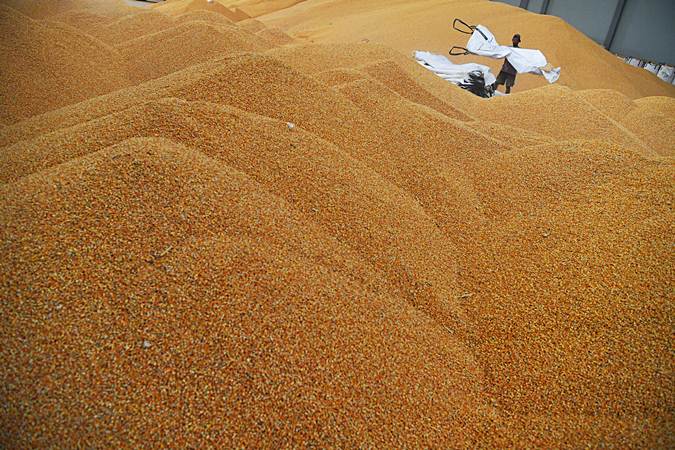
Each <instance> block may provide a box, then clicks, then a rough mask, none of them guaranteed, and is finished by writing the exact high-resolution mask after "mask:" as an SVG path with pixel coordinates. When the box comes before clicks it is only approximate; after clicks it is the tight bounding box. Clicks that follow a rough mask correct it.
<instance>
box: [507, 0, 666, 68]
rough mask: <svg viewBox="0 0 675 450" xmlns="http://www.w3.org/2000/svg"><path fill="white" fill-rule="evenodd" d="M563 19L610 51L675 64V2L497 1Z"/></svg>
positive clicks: (656, 0)
mask: <svg viewBox="0 0 675 450" xmlns="http://www.w3.org/2000/svg"><path fill="white" fill-rule="evenodd" d="M497 1H501V2H503V3H508V4H511V5H514V6H520V7H523V8H527V9H528V10H530V11H532V12H536V13H544V14H551V15H555V16H558V17H562V18H563V19H565V20H566V21H567V22H569V23H570V24H572V25H573V26H574V27H575V28H577V29H578V30H580V31H582V32H583V33H585V34H586V35H587V36H589V37H590V38H591V39H593V40H595V41H596V42H598V43H599V44H601V45H604V46H605V47H607V48H608V49H609V50H610V51H612V52H614V53H618V54H620V55H625V56H634V57H638V58H641V59H645V60H650V61H654V62H659V63H668V64H675V0H497Z"/></svg>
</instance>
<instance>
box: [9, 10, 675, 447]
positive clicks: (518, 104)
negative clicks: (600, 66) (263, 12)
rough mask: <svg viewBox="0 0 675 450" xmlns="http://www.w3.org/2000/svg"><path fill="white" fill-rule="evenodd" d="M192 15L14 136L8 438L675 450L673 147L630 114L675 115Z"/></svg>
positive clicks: (647, 102)
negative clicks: (289, 39)
mask: <svg viewBox="0 0 675 450" xmlns="http://www.w3.org/2000/svg"><path fill="white" fill-rule="evenodd" d="M186 4H187V3H186V2H183V3H179V2H177V1H174V2H167V4H166V5H163V8H164V10H165V12H166V11H171V14H174V15H173V16H168V15H167V16H162V17H161V18H157V17H159V16H160V15H162V14H163V13H161V12H158V11H161V10H162V9H161V8H157V9H156V10H153V12H152V13H142V14H138V15H136V16H134V17H122V18H115V19H112V20H111V19H105V23H106V24H107V25H105V27H104V26H103V25H101V26H99V27H98V28H99V29H98V33H99V39H101V40H103V41H106V38H105V35H104V34H105V33H104V30H108V31H109V32H110V33H111V34H110V35H108V36H115V33H118V32H119V30H120V29H125V30H132V31H133V30H141V31H142V30H143V29H146V30H150V31H151V32H149V33H140V34H138V33H133V39H129V40H126V42H123V43H117V44H116V45H117V49H116V50H115V51H116V52H119V53H120V54H121V55H125V49H129V51H128V54H126V55H127V56H126V57H127V58H133V60H134V61H135V62H134V63H133V64H132V65H131V67H133V69H132V71H133V73H134V74H135V75H134V76H137V77H138V78H137V79H136V82H137V83H138V84H137V85H135V86H129V87H125V88H124V89H119V90H116V91H114V92H110V93H106V94H105V95H98V94H99V93H97V92H90V93H88V94H87V95H86V100H84V101H81V102H79V103H75V104H71V105H68V106H65V107H63V108H60V109H55V110H53V111H50V112H48V113H45V114H42V115H34V114H35V113H33V115H32V117H30V118H27V119H26V120H22V121H19V122H18V123H14V122H16V119H15V120H13V121H12V122H9V123H7V121H6V119H5V118H4V116H3V117H2V118H0V119H1V120H2V122H4V123H7V126H5V127H1V128H0V146H1V147H0V183H1V184H0V198H1V199H2V200H1V201H0V219H1V221H2V225H3V226H2V227H1V229H0V242H2V249H3V255H6V257H4V258H2V260H1V262H0V267H1V268H2V274H3V275H2V283H1V284H0V292H2V296H3V298H5V299H7V300H8V301H5V302H3V303H2V305H3V306H2V314H3V316H4V317H5V320H4V322H3V325H2V327H0V333H1V335H2V342H3V344H4V345H3V346H2V348H0V357H1V358H2V361H3V362H4V364H2V365H1V366H0V378H1V379H2V388H0V389H2V390H1V391H0V393H1V394H2V398H3V401H4V403H5V404H6V407H5V409H3V412H2V414H3V423H4V424H5V425H3V426H4V427H5V429H6V433H3V434H2V436H3V438H2V439H3V441H2V444H3V445H4V446H7V447H26V446H48V445H64V443H65V444H66V445H69V444H72V445H75V444H76V443H83V442H85V443H87V445H109V446H120V445H126V446H136V445H148V443H151V444H152V445H167V446H200V445H220V446H271V445H289V444H290V445H298V446H299V445H335V446H360V445H373V446H430V445H439V444H440V445H444V446H458V447H469V446H472V447H475V446H490V447H492V446H525V445H540V446H564V445H573V444H575V443H578V442H584V443H587V444H589V445H600V444H602V443H609V444H613V445H636V446H637V445H643V446H644V445H647V446H658V445H664V443H667V442H668V439H669V437H668V434H667V430H668V426H667V424H668V420H669V417H670V416H669V414H670V413H669V410H670V409H669V408H670V406H669V405H670V400H669V398H670V386H671V385H672V376H671V375H670V373H671V372H670V371H669V367H670V366H671V365H672V361H671V358H670V354H671V347H672V345H671V342H670V339H669V336H670V334H671V333H670V332H671V328H672V325H671V321H670V317H672V306H671V305H672V302H671V301H670V299H671V297H670V296H671V294H670V287H671V286H670V283H671V280H672V275H673V266H672V256H671V244H670V236H672V235H673V232H674V231H675V230H674V229H673V228H674V227H673V223H675V222H673V220H672V218H673V217H672V200H673V199H672V196H673V194H672V193H673V190H672V161H671V160H670V159H668V158H667V157H665V156H663V155H664V154H667V151H668V148H667V143H668V142H669V141H668V138H669V137H670V134H668V132H667V131H666V130H665V129H663V128H658V127H656V126H652V127H646V128H639V127H637V126H632V127H629V123H625V122H624V120H623V118H624V117H626V115H630V114H636V115H637V116H636V117H643V116H647V117H650V116H649V115H650V114H657V115H659V116H662V117H666V118H668V117H672V103H671V102H670V101H667V100H663V99H661V98H647V99H639V100H636V101H631V100H629V99H627V98H623V97H619V96H617V95H615V94H614V93H611V92H599V91H582V92H579V91H571V90H569V89H561V88H557V87H551V88H545V89H537V90H533V91H529V92H527V93H523V94H519V95H514V96H512V97H510V98H506V99H497V100H495V101H491V102H484V101H479V100H477V99H476V98H473V97H471V96H470V95H469V94H467V93H466V92H464V91H462V90H460V89H455V88H452V87H449V86H448V85H447V84H445V82H443V81H442V80H440V79H438V78H435V77H434V76H432V75H430V74H429V73H428V72H426V71H425V70H423V69H421V68H420V67H418V66H417V65H416V64H415V63H413V62H411V61H409V60H408V59H407V58H405V57H403V56H401V55H400V54H398V53H396V52H394V51H392V50H389V49H387V48H386V47H383V46H379V45H357V44H340V45H334V44H331V45H311V46H301V45H295V46H292V47H277V46H276V44H275V43H274V42H270V41H265V40H263V38H264V33H261V32H264V29H263V28H261V24H262V22H257V21H253V20H250V19H249V20H247V21H242V22H241V23H242V27H241V28H240V27H238V26H237V24H233V23H231V19H230V18H227V17H225V16H223V17H225V20H223V21H220V20H218V19H216V18H215V17H217V16H213V14H218V12H217V11H218V7H214V10H213V11H210V12H204V11H202V12H198V11H197V10H196V9H195V8H196V5H197V3H195V2H192V3H190V5H191V6H190V5H188V6H190V9H191V10H192V12H190V13H189V14H190V15H191V17H190V20H180V19H177V18H176V16H178V17H181V16H180V14H183V13H185V12H186V11H185V5H186ZM220 6H222V5H220ZM170 8H173V9H170ZM3 11H4V9H3ZM59 14H63V11H59ZM209 14H211V16H209ZM59 17H64V18H67V20H84V21H86V22H89V23H91V22H92V21H94V20H96V19H95V17H94V18H92V17H93V16H92V15H86V14H83V13H77V12H73V11H71V12H70V13H69V14H66V15H61V16H59ZM182 17H185V16H182ZM3 18H5V19H3V20H4V22H3V23H5V22H7V23H10V25H11V24H12V23H13V22H15V21H17V20H24V21H25V20H26V19H25V18H24V17H23V16H17V15H16V14H15V13H14V12H13V11H9V10H8V11H7V12H5V13H4V15H3ZM64 20H66V19H64ZM155 20H156V21H157V22H156V27H153V26H148V27H147V28H146V27H145V25H143V26H138V24H142V23H144V22H145V21H150V22H152V21H155ZM110 24H117V25H115V26H112V27H111V26H110ZM122 24H124V25H122ZM134 24H136V25H134ZM35 26H46V25H44V24H42V23H37V22H36V25H35ZM115 27H121V28H115ZM116 30H117V31H116ZM202 32H203V33H205V35H209V36H217V38H216V41H217V42H214V43H213V44H212V45H200V40H201V39H200V38H199V36H202V35H201V34H198V33H202ZM274 33H275V32H274V31H272V32H270V34H271V35H275V34H274ZM277 36H278V35H277ZM191 37H193V38H194V39H191ZM92 39H93V38H92ZM108 39H110V38H108ZM101 40H97V41H96V42H99V43H100V42H101ZM167 41H168V42H173V44H171V45H169V46H167V47H166V48H158V45H157V43H158V42H163V43H166V42H167ZM281 41H284V39H281V40H280V41H279V42H281ZM106 42H108V41H106ZM44 45H47V44H44ZM181 46H182V47H181ZM214 46H215V47H214ZM214 48H215V49H217V51H214ZM131 49H133V50H131ZM171 49H173V50H175V51H174V52H171V51H169V50H171ZM221 52H225V53H227V54H226V55H225V56H223V55H222V54H219V53H221ZM326 61H330V62H331V64H330V65H326V64H325V62H326ZM127 76H129V77H130V78H131V77H132V76H131V75H127ZM27 92H30V91H27ZM9 98H10V97H5V96H3V99H4V101H3V104H2V107H3V108H6V109H4V110H7V111H9V110H10V109H8V108H9V106H10V105H9V103H10V102H9V101H8V99H9ZM12 98H13V97H12ZM551 104H553V105H556V108H558V109H559V110H562V109H565V111H567V112H566V113H565V114H563V113H557V112H555V111H556V108H553V109H551V108H547V105H551ZM509 111H511V112H512V111H517V113H518V114H519V115H520V116H521V117H523V118H525V119H526V120H527V121H528V123H529V124H530V125H531V126H530V127H529V128H528V130H527V131H524V130H522V129H521V128H520V127H522V125H523V124H522V123H520V122H516V121H514V120H513V119H512V118H511V115H510V114H505V112H509ZM14 117H15V116H12V118H14ZM288 122H292V123H293V124H295V127H294V128H292V129H291V128H289V127H288V124H287V123H288ZM632 122H633V123H634V122H635V121H632ZM643 133H652V134H654V136H653V137H652V138H651V139H652V140H651V141H646V140H645V139H644V136H643ZM664 148H665V150H664ZM636 418H637V419H636ZM4 436H12V438H11V440H8V438H5V437H4Z"/></svg>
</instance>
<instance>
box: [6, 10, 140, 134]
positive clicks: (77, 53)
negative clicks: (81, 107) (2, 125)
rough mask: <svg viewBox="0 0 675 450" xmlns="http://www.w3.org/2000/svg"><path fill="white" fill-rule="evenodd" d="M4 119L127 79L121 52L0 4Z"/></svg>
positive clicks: (106, 89) (41, 109)
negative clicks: (119, 53)
mask: <svg viewBox="0 0 675 450" xmlns="http://www.w3.org/2000/svg"><path fill="white" fill-rule="evenodd" d="M0 34H1V35H2V36H3V38H2V41H1V42H0V66H1V67H2V72H0V98H1V99H2V100H1V103H2V105H1V106H0V118H2V120H3V121H6V122H8V123H14V122H17V121H19V120H21V119H25V118H28V117H31V116H33V115H36V114H40V113H43V112H45V111H49V110H53V109H56V108H58V107H61V106H64V105H68V104H71V103H75V102H78V101H82V100H85V99H87V98H91V97H94V96H97V95H101V94H104V93H106V92H110V91H113V90H116V89H119V88H121V87H124V86H127V85H128V84H129V82H128V80H127V78H126V71H125V68H124V66H123V63H122V60H121V58H120V57H119V55H118V53H117V52H116V51H115V50H114V49H112V48H110V47H108V46H107V45H105V44H103V43H102V42H100V41H98V40H97V39H95V38H93V37H92V36H89V35H87V34H85V33H83V32H81V31H79V30H77V29H75V28H72V27H70V26H67V25H65V24H63V23H60V22H45V21H39V20H33V19H31V18H29V17H27V16H25V15H23V14H21V13H20V12H18V11H16V10H14V9H12V8H9V7H7V6H4V5H0Z"/></svg>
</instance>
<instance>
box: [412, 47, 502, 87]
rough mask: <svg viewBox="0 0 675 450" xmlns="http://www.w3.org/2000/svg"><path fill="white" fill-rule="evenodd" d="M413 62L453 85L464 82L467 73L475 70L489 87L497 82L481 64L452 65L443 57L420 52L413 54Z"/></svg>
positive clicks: (488, 69) (487, 68)
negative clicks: (481, 74) (481, 75)
mask: <svg viewBox="0 0 675 450" xmlns="http://www.w3.org/2000/svg"><path fill="white" fill-rule="evenodd" d="M415 60H416V61H417V62H418V63H419V64H421V65H422V66H424V67H425V68H426V69H429V70H430V71H432V72H433V73H435V74H436V75H438V76H439V77H441V78H443V79H444V80H448V81H450V82H452V83H454V84H459V83H462V82H464V81H466V79H467V77H468V76H469V73H471V72H473V71H476V70H478V71H480V72H482V73H483V77H484V78H485V84H486V85H490V84H492V83H494V82H495V81H496V80H497V78H496V77H495V76H494V75H493V74H492V72H490V68H489V67H488V66H484V65H482V64H473V63H469V64H453V63H452V62H451V61H450V60H449V59H448V58H446V57H445V56H442V55H436V54H433V53H429V52H422V51H416V52H415Z"/></svg>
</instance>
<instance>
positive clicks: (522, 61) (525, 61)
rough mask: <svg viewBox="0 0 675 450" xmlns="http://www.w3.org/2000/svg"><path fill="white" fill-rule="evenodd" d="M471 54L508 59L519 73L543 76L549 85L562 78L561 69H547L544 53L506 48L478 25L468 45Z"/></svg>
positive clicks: (488, 31)
mask: <svg viewBox="0 0 675 450" xmlns="http://www.w3.org/2000/svg"><path fill="white" fill-rule="evenodd" d="M466 49H467V50H468V51H470V52H471V53H474V54H476V55H480V56H487V57H488V58H494V59H504V58H506V59H507V60H508V61H509V62H510V63H511V65H512V66H513V68H514V69H516V71H517V72H518V73H533V74H535V75H542V76H543V77H544V78H546V80H547V81H548V82H549V83H555V82H556V81H558V78H560V67H557V68H555V69H552V68H549V67H547V66H548V65H549V64H548V61H547V60H546V57H545V56H544V54H543V53H542V52H540V51H539V50H533V49H528V48H517V47H506V46H504V45H499V43H498V42H497V39H496V38H495V36H494V35H493V34H492V33H491V32H490V30H488V29H487V28H485V27H484V26H483V25H477V26H476V29H475V30H474V32H473V34H472V35H471V37H470V38H469V42H468V43H467V44H466Z"/></svg>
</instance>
